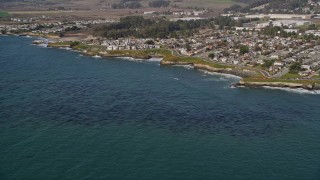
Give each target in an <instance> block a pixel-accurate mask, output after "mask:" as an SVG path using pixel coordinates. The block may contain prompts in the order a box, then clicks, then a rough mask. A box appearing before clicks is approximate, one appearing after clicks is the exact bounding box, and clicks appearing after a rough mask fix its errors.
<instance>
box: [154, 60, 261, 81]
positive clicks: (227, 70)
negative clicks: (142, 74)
mask: <svg viewBox="0 0 320 180" xmlns="http://www.w3.org/2000/svg"><path fill="white" fill-rule="evenodd" d="M160 64H161V65H191V66H193V67H194V68H195V69H200V70H205V71H209V72H217V73H224V74H232V75H236V76H240V77H251V76H255V75H256V73H255V72H253V71H246V70H240V69H232V68H216V67H212V66H209V65H206V64H194V63H189V62H179V61H165V60H162V61H161V62H160Z"/></svg>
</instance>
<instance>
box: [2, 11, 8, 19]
mask: <svg viewBox="0 0 320 180" xmlns="http://www.w3.org/2000/svg"><path fill="white" fill-rule="evenodd" d="M8 16H10V14H9V13H8V12H6V11H0V18H2V17H8Z"/></svg>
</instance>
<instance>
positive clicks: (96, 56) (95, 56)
mask: <svg viewBox="0 0 320 180" xmlns="http://www.w3.org/2000/svg"><path fill="white" fill-rule="evenodd" d="M92 57H94V58H101V56H98V55H94V56H92Z"/></svg>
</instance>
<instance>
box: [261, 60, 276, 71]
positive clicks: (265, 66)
mask: <svg viewBox="0 0 320 180" xmlns="http://www.w3.org/2000/svg"><path fill="white" fill-rule="evenodd" d="M263 62H264V63H263V64H262V65H261V66H262V67H263V68H267V69H269V68H270V67H271V66H272V65H273V63H274V62H275V60H272V59H271V60H264V61H263Z"/></svg>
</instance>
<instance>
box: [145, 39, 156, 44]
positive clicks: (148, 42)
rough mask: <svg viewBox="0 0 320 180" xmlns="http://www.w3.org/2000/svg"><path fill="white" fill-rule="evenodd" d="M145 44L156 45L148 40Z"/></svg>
mask: <svg viewBox="0 0 320 180" xmlns="http://www.w3.org/2000/svg"><path fill="white" fill-rule="evenodd" d="M145 44H148V45H154V41H152V40H147V41H146V42H145Z"/></svg>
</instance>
